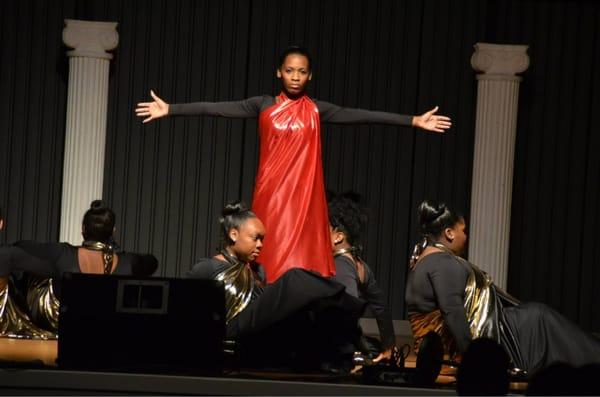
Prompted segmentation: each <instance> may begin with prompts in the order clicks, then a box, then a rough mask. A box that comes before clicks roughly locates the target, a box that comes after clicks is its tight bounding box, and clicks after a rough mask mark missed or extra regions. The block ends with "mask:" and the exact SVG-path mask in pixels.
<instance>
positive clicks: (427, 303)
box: [406, 252, 471, 352]
mask: <svg viewBox="0 0 600 397" xmlns="http://www.w3.org/2000/svg"><path fill="white" fill-rule="evenodd" d="M468 276H469V271H468V269H467V268H466V267H465V266H464V265H462V264H461V263H460V262H458V261H457V260H456V259H454V258H453V256H452V255H450V254H449V253H447V252H435V253H432V254H429V255H427V256H426V257H424V258H422V259H421V260H420V261H419V262H418V263H417V265H416V267H415V269H414V270H411V271H410V272H409V274H408V281H407V285H406V304H407V308H408V314H409V315H410V314H412V313H430V312H432V311H434V310H437V309H440V310H441V312H442V316H443V319H444V323H445V324H446V326H447V327H448V329H449V330H450V332H451V333H452V336H453V337H454V339H455V340H456V344H457V347H458V350H459V351H460V352H464V351H465V350H466V349H467V347H468V345H469V342H470V341H471V331H470V328H469V323H468V321H467V315H466V312H465V307H464V295H465V286H466V284H467V278H468Z"/></svg>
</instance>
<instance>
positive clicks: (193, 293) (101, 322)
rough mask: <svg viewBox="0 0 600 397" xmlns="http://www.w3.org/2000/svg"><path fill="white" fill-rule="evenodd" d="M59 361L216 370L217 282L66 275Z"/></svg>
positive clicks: (221, 330)
mask: <svg viewBox="0 0 600 397" xmlns="http://www.w3.org/2000/svg"><path fill="white" fill-rule="evenodd" d="M60 301H61V306H60V315H59V326H58V335H59V336H58V365H59V368H64V369H77V370H95V371H111V372H112V371H114V372H146V373H169V374H173V373H181V374H205V375H218V374H221V373H222V371H223V361H224V357H223V340H224V336H225V294H224V287H223V284H222V283H221V282H217V281H212V280H198V279H176V278H143V279H140V278H136V277H130V276H115V275H110V276H107V275H91V274H77V273H68V274H65V276H64V278H63V282H62V293H61V299H60Z"/></svg>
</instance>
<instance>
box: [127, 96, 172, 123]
mask: <svg viewBox="0 0 600 397" xmlns="http://www.w3.org/2000/svg"><path fill="white" fill-rule="evenodd" d="M150 96H152V99H154V102H140V103H138V104H137V108H136V109H135V114H136V115H137V116H138V117H146V118H145V119H144V121H143V122H144V123H147V122H149V121H151V120H154V119H159V118H161V117H165V116H166V115H168V114H169V104H168V103H166V102H165V101H163V100H162V99H160V98H159V97H158V95H156V94H155V93H154V91H152V90H150Z"/></svg>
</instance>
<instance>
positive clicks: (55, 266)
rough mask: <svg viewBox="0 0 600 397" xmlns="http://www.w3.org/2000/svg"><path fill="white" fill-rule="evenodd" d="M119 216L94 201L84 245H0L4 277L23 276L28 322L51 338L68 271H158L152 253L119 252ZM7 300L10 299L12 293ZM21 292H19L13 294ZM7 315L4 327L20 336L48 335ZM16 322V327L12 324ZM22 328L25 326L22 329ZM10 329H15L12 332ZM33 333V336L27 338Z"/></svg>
mask: <svg viewBox="0 0 600 397" xmlns="http://www.w3.org/2000/svg"><path fill="white" fill-rule="evenodd" d="M114 228H115V214H114V212H113V211H112V210H111V209H110V208H108V206H107V205H106V203H104V202H103V201H101V200H95V201H93V202H92V203H91V205H90V208H89V209H88V210H87V211H86V213H85V215H84V217H83V224H82V235H83V239H84V241H83V243H82V245H81V246H79V247H78V246H73V245H71V244H68V243H40V242H36V241H18V242H16V243H14V244H12V245H7V246H3V247H0V278H2V279H4V280H6V279H7V277H8V276H9V275H11V274H12V275H24V276H25V280H26V282H23V283H21V284H23V285H25V286H26V289H27V291H26V292H25V294H26V295H27V296H26V300H27V305H28V306H29V307H28V308H27V309H28V311H29V313H28V314H27V316H28V317H30V320H31V321H33V323H34V324H35V325H36V326H37V327H40V328H42V329H44V330H46V331H50V333H51V334H54V333H56V331H57V329H58V308H59V300H60V290H61V278H62V275H63V274H64V273H92V274H121V275H135V276H149V275H151V274H152V273H154V271H155V270H156V268H157V267H158V261H157V260H156V258H155V257H154V256H153V255H139V254H132V253H128V252H123V251H120V250H118V249H116V248H115V246H114V243H113V232H114ZM6 292H7V300H8V291H6ZM17 292H18V291H16V290H15V293H17ZM12 317H13V318H11V316H8V315H7V316H3V317H2V318H1V319H0V325H2V326H0V328H5V329H4V331H7V330H8V331H9V332H8V334H14V335H15V336H21V337H28V336H32V337H38V336H39V337H44V338H45V337H48V335H49V334H45V333H43V332H42V333H36V331H35V330H33V331H32V332H30V331H28V330H27V329H26V328H30V327H25V328H23V326H22V324H25V323H27V319H25V320H23V318H22V316H21V314H18V315H15V316H12ZM11 322H12V324H11ZM19 324H21V325H19ZM11 330H12V331H11ZM5 333H6V332H5ZM28 334H31V335H28Z"/></svg>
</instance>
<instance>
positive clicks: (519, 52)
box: [471, 43, 529, 80]
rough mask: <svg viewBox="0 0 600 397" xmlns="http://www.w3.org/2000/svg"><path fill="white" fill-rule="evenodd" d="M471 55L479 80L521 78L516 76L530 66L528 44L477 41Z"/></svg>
mask: <svg viewBox="0 0 600 397" xmlns="http://www.w3.org/2000/svg"><path fill="white" fill-rule="evenodd" d="M473 47H475V52H474V53H473V56H471V66H472V67H473V69H475V71H477V72H483V73H482V74H480V75H478V76H477V79H478V80H482V79H485V80H488V79H489V80H521V78H520V77H518V76H515V74H517V73H522V72H524V71H525V70H527V68H528V67H529V55H527V48H529V46H527V45H509V44H491V43H476V44H475V45H474V46H473Z"/></svg>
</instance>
